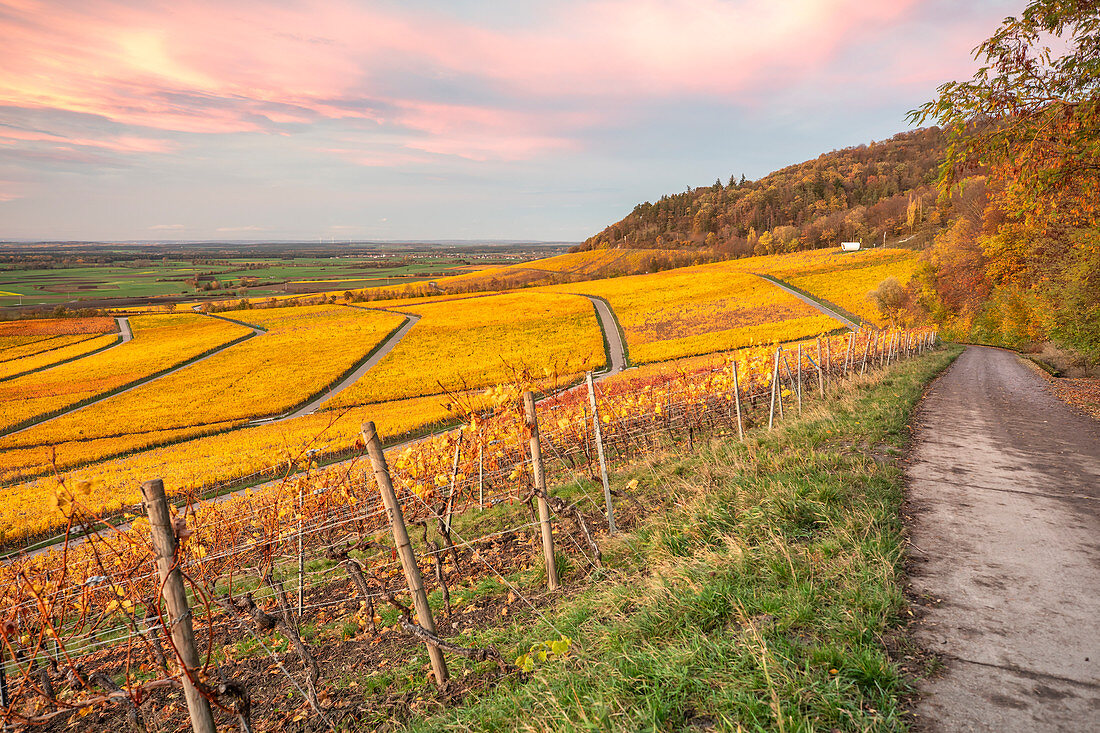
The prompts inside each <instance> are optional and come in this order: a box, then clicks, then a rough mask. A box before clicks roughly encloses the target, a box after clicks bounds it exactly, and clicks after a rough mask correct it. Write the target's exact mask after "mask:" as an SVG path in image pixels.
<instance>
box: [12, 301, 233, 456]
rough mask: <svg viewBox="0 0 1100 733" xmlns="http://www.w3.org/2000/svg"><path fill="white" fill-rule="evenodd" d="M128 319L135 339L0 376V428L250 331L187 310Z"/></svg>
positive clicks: (82, 400)
mask: <svg viewBox="0 0 1100 733" xmlns="http://www.w3.org/2000/svg"><path fill="white" fill-rule="evenodd" d="M111 320H112V322H113V319H111ZM130 324H131V326H132V328H133V332H134V339H133V340H132V341H130V342H129V343H126V344H121V345H119V346H118V347H117V348H113V349H110V350H109V351H103V352H100V353H98V354H92V355H90V356H88V357H86V358H83V359H79V360H76V361H71V362H68V363H65V364H61V365H59V366H56V367H54V368H52V369H47V370H44V371H41V372H34V373H32V374H27V375H24V376H21V377H16V378H14V379H9V380H7V381H4V382H0V434H7V435H10V434H11V433H12V432H13V431H15V430H18V429H19V428H21V427H24V426H27V425H31V424H33V423H35V422H39V421H41V420H44V419H46V418H49V417H51V416H53V415H56V414H58V413H60V412H64V411H66V410H70V409H73V408H75V407H78V406H80V405H83V404H86V403H88V402H90V401H92V400H95V399H98V398H101V397H104V396H107V395H110V394H112V393H114V392H117V391H119V390H121V389H124V388H126V387H128V386H130V385H133V384H136V383H139V382H141V381H143V380H145V379H149V378H151V377H153V376H155V375H157V374H160V373H163V372H165V371H168V370H170V369H173V368H175V367H177V366H180V365H182V364H184V363H186V362H189V361H192V360H194V359H197V358H199V357H201V356H203V355H206V354H208V353H211V352H213V351H214V350H217V349H220V348H223V347H225V346H227V345H229V344H232V343H236V342H238V341H240V340H242V339H245V338H248V337H249V335H250V334H251V332H250V331H249V330H248V329H246V328H244V327H243V326H239V325H237V324H233V323H228V322H226V321H222V320H218V319H214V318H207V317H205V316H200V315H191V314H187V315H163V316H136V317H134V318H131V319H130Z"/></svg>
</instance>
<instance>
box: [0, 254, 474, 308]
mask: <svg viewBox="0 0 1100 733" xmlns="http://www.w3.org/2000/svg"><path fill="white" fill-rule="evenodd" d="M219 262H220V261H219ZM247 263H262V264H263V265H265V266H264V267H262V268H258V269H243V266H244V265H245V264H247ZM368 264H377V261H376V260H371V259H353V258H325V257H300V258H295V259H293V260H290V261H287V260H284V259H282V258H271V259H267V258H257V259H246V260H231V261H229V262H228V263H223V264H217V265H213V264H210V265H192V264H191V263H190V262H186V261H178V260H169V261H161V260H134V261H120V262H115V263H112V264H109V265H106V264H105V265H84V266H75V267H59V268H55V269H40V270H33V269H31V270H15V269H9V270H0V291H4V292H10V293H19V294H22V296H23V297H22V303H23V304H24V305H55V304H61V303H65V304H68V303H71V302H78V301H80V300H99V299H103V298H143V297H156V296H167V295H181V294H183V295H187V296H189V297H204V296H217V297H221V298H225V297H229V296H230V295H231V294H230V293H227V292H226V291H227V290H229V289H238V288H240V287H241V279H242V278H246V277H247V278H256V279H257V281H259V282H261V283H268V284H267V285H261V286H258V287H255V288H248V289H247V291H246V292H245V293H244V295H245V297H266V296H270V295H282V294H283V293H284V292H285V288H284V286H283V284H282V283H283V282H285V281H298V280H329V279H337V278H341V279H346V282H331V283H323V284H322V286H323V289H325V290H331V291H341V290H348V289H356V288H362V287H367V286H375V285H384V284H401V283H406V282H410V281H412V280H419V279H424V278H413V277H412V276H413V275H414V274H415V273H421V274H423V273H433V275H432V276H439V275H440V274H446V273H450V272H452V271H455V270H456V268H457V267H458V266H459V265H458V264H457V262H456V260H455V259H452V258H418V259H416V260H414V261H411V262H409V263H407V264H402V263H400V262H395V263H394V264H393V265H391V266H388V267H377V268H376V267H367V266H366V265H368ZM198 273H214V277H216V278H217V279H218V281H219V282H221V283H222V286H223V287H222V289H221V290H216V291H211V292H209V293H206V294H202V293H199V292H197V291H196V289H195V287H194V286H192V285H188V284H187V283H186V282H183V281H184V280H186V279H188V278H191V277H194V276H195V275H196V274H198ZM387 278H396V279H395V280H393V281H392V282H389V281H388V280H387ZM290 287H291V290H293V289H294V286H290ZM19 302H20V298H19V297H18V296H12V295H3V296H0V306H10V305H14V304H16V303H19Z"/></svg>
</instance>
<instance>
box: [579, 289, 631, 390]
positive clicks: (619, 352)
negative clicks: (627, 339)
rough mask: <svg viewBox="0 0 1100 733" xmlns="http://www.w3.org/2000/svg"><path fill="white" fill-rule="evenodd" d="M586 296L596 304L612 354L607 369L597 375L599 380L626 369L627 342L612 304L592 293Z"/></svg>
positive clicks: (597, 315)
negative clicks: (625, 342)
mask: <svg viewBox="0 0 1100 733" xmlns="http://www.w3.org/2000/svg"><path fill="white" fill-rule="evenodd" d="M584 297H586V298H588V300H589V301H591V303H592V305H594V306H596V317H597V318H599V320H600V330H601V331H603V335H604V338H605V339H606V340H607V345H608V351H609V352H610V356H611V361H610V363H608V365H607V369H605V370H604V371H603V372H600V375H599V376H598V377H596V381H597V382H598V381H601V380H603V379H607V378H608V377H610V376H612V375H614V374H618V373H619V372H621V371H622V370H624V369H626V344H624V343H623V337H622V333H620V331H619V322H618V321H617V320H616V319H615V313H614V312H613V311H612V310H611V306H610V305H609V304H608V303H607V301H606V300H603V299H602V298H595V297H593V296H591V295H586V296H584Z"/></svg>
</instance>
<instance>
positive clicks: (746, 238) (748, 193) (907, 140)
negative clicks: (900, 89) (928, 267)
mask: <svg viewBox="0 0 1100 733" xmlns="http://www.w3.org/2000/svg"><path fill="white" fill-rule="evenodd" d="M944 141H945V137H944V135H943V133H942V132H941V131H940V129H939V128H935V127H933V128H928V129H922V130H915V131H913V132H905V133H899V134H897V135H895V136H894V137H892V138H891V139H889V140H886V141H883V142H874V143H871V144H870V145H859V146H857V147H854V148H846V149H844V150H837V151H834V152H831V153H825V154H823V155H821V156H819V157H817V158H816V159H814V160H809V161H806V162H805V163H800V164H798V165H792V166H788V167H786V168H783V169H781V170H778V171H776V172H774V173H770V174H768V175H767V176H764V177H763V178H761V179H760V180H758V181H745V180H744V179H743V178H742V179H741V180H740V181H738V180H735V178H734V177H732V176H731V177H730V179H729V181H728V182H727V183H725V184H723V183H722V181H720V180H719V181H715V182H714V185H712V186H707V187H703V188H696V189H689V190H687V191H685V192H684V193H679V194H673V195H671V196H662V197H661V199H660V200H659V201H657V202H656V203H650V202H648V201H647V202H645V203H644V204H639V205H638V206H636V207H634V211H632V212H631V213H630V214H629V215H628V216H627V217H626V218H624V219H623V220H622V221H619V222H617V223H615V224H612V225H611V226H609V227H607V228H606V229H604V230H603V231H602V232H600V233H599V234H597V235H595V236H593V237H591V238H589V239H588V240H586V241H585V242H584V243H583V244H581V245H578V246H577V247H576V248H575V251H580V250H590V249H603V248H614V247H627V248H673V249H679V248H687V247H700V246H702V247H708V248H713V249H716V250H718V251H720V252H724V253H727V254H732V255H744V254H750V253H755V254H770V253H772V252H784V251H793V250H799V249H814V248H817V247H826V246H835V245H836V244H837V243H839V242H841V241H859V240H861V239H862V240H864V241H865V242H867V243H868V244H870V243H871V242H875V241H878V242H881V241H882V236H883V233H884V232H885V233H886V236H887V238H888V239H894V240H896V239H899V238H905V237H909V236H911V235H922V234H923V235H927V236H928V238H929V239H930V236H931V232H933V231H935V230H937V229H939V228H940V226H941V222H940V221H939V218H940V216H942V215H943V213H944V212H941V211H937V210H936V207H935V199H936V188H935V185H936V176H937V168H938V165H939V162H940V161H941V160H942V159H943V156H944V148H945V142H944ZM919 238H921V239H923V238H924V237H919Z"/></svg>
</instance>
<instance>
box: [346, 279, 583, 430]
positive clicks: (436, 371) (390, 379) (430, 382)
mask: <svg viewBox="0 0 1100 733" xmlns="http://www.w3.org/2000/svg"><path fill="white" fill-rule="evenodd" d="M392 307H393V308H395V309H398V308H399V309H400V310H401V311H402V312H405V313H413V314H416V315H418V316H420V320H419V321H418V322H417V324H416V325H415V326H413V329H412V331H410V332H409V335H408V336H406V337H405V338H404V339H403V340H402V341H401V343H400V344H399V345H398V346H397V348H396V349H394V351H393V352H391V353H390V355H389V356H387V357H386V359H385V360H384V361H383V362H382V363H380V364H379V365H378V366H377V367H376V368H375V369H374V370H372V371H371V373H370V375H368V377H367V378H366V379H363V380H360V382H359V383H357V384H356V385H355V386H353V387H352V388H350V389H348V390H346V391H345V392H343V393H341V394H340V395H338V396H337V397H335V398H334V399H333V400H332V401H331V402H330V403H329V404H328V405H326V409H331V410H338V409H342V408H345V407H349V406H352V405H363V404H367V403H371V402H388V401H391V400H400V399H406V398H409V397H419V396H423V395H431V394H441V393H445V392H448V391H459V392H462V391H467V390H470V389H477V388H482V387H486V386H490V385H494V384H499V383H501V382H508V381H512V380H513V379H514V378H515V376H516V375H518V374H521V373H523V372H525V371H527V372H530V373H532V374H533V375H534V376H535V377H537V378H558V379H564V380H568V379H569V378H570V377H573V376H576V375H577V374H580V373H583V372H585V371H592V370H595V371H599V370H600V369H601V368H603V366H604V356H603V340H602V337H601V335H600V327H599V323H598V322H597V320H596V314H595V312H594V310H593V307H592V304H591V303H590V302H589V301H588V300H587V299H586V298H579V297H575V296H569V295H558V294H546V293H526V292H524V293H515V294H509V295H493V296H488V297H482V298H464V299H458V300H451V301H447V302H443V303H434V302H430V301H429V302H419V303H413V304H409V305H402V304H401V303H400V302H398V303H396V304H394V305H393V306H392Z"/></svg>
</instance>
